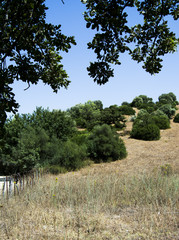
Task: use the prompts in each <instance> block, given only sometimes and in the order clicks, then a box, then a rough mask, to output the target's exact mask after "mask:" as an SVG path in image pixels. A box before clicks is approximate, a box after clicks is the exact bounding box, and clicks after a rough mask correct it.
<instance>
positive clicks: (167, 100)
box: [158, 92, 177, 106]
mask: <svg viewBox="0 0 179 240" xmlns="http://www.w3.org/2000/svg"><path fill="white" fill-rule="evenodd" d="M158 100H159V103H161V104H162V105H163V104H173V105H174V106H176V103H177V98H176V96H175V94H174V93H172V92H170V93H164V94H162V95H160V96H159V97H158Z"/></svg>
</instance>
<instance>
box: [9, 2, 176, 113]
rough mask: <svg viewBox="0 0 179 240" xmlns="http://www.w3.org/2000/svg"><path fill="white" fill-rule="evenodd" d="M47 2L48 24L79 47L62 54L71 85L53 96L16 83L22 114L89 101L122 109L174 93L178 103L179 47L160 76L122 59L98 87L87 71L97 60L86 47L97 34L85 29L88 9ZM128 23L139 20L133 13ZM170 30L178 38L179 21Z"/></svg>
mask: <svg viewBox="0 0 179 240" xmlns="http://www.w3.org/2000/svg"><path fill="white" fill-rule="evenodd" d="M64 2H65V4H62V3H61V0H46V4H47V6H48V7H49V10H48V11H47V21H48V22H51V23H53V24H61V25H62V33H64V34H66V35H68V36H72V35H74V36H75V39H76V42H77V46H72V49H71V50H70V51H69V53H62V57H63V61H62V63H63V65H64V68H65V69H66V71H67V73H68V75H69V79H70V81H71V84H70V85H69V87H68V89H67V90H65V89H61V90H59V92H58V93H57V94H56V93H53V91H52V89H51V88H50V87H49V86H47V85H44V84H43V83H39V84H38V85H35V86H31V87H30V88H29V89H28V90H27V91H24V89H25V88H26V87H27V84H24V83H21V82H16V83H15V84H14V85H13V89H14V93H15V98H16V100H17V102H18V103H19V104H20V108H19V113H32V112H33V111H34V110H35V109H36V107H40V106H42V107H43V108H49V109H50V110H52V109H61V110H66V109H68V108H70V107H72V106H74V105H75V104H79V103H85V102H87V101H88V100H92V101H94V100H101V101H102V102H103V106H104V107H108V106H110V105H113V104H117V105H121V103H122V102H123V101H128V102H131V101H132V100H133V98H134V97H136V96H138V95H140V94H144V95H147V96H148V97H152V98H153V100H154V101H157V99H158V96H159V95H161V94H162V93H169V92H173V93H174V94H175V95H176V96H177V99H178V100H179V47H178V51H177V52H176V53H174V54H168V55H167V56H165V57H164V61H163V69H162V71H161V72H160V73H159V74H156V75H155V76H151V75H150V74H148V73H146V72H145V70H144V69H142V66H141V64H137V63H136V62H134V61H132V60H131V58H130V56H128V55H127V54H124V55H122V56H121V62H122V64H121V65H120V66H117V67H115V72H114V74H115V77H114V78H111V79H110V81H109V82H108V83H106V84H105V85H102V86H98V85H97V84H96V83H94V82H93V79H91V78H90V77H89V76H88V72H87V70H86V68H87V67H88V66H89V62H90V61H94V60H95V55H94V54H93V51H92V50H88V49H87V43H88V42H89V41H90V40H91V39H92V37H93V35H94V32H93V31H92V30H90V29H86V27H85V26H86V23H85V21H84V19H83V12H84V10H85V6H84V5H83V4H82V3H81V2H80V0H64ZM129 19H130V21H131V22H132V23H134V24H135V21H136V23H137V21H138V17H137V16H136V15H135V13H133V12H131V11H130V14H129ZM171 28H172V30H173V31H175V32H176V33H177V37H179V21H175V23H174V24H173V21H171Z"/></svg>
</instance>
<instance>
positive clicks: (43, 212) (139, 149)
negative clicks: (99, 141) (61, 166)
mask: <svg viewBox="0 0 179 240" xmlns="http://www.w3.org/2000/svg"><path fill="white" fill-rule="evenodd" d="M178 107H179V106H178ZM178 112H179V111H178ZM131 126H132V123H130V122H128V123H127V129H126V131H125V132H119V135H121V138H122V139H123V140H124V141H125V144H126V147H127V151H128V156H127V158H126V159H124V160H121V161H116V162H112V163H105V164H104V163H103V164H94V165H91V166H89V167H86V168H84V169H82V170H80V171H78V172H70V173H67V174H62V175H58V176H52V175H46V176H44V177H43V178H42V179H40V180H39V183H38V184H36V186H34V187H33V188H28V189H26V190H25V191H24V192H23V193H22V194H21V195H20V196H15V197H12V198H11V199H9V200H8V201H5V202H1V203H0V212H1V216H0V239H3V240H6V239H11V240H37V239H38V240H47V239H48V240H50V239H51V240H63V239H64V240H67V239H68V240H73V239H74V240H75V239H77V240H79V239H83V240H120V239H121V240H127V239H128V240H139V239H140V240H147V239H148V240H178V239H179V124H177V123H173V122H172V121H171V128H170V129H167V130H163V131H161V139H160V140H159V141H151V142H149V141H141V140H135V139H131V138H129V135H128V131H130V129H131Z"/></svg>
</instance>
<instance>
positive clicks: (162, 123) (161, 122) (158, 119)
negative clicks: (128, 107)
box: [152, 115, 170, 129]
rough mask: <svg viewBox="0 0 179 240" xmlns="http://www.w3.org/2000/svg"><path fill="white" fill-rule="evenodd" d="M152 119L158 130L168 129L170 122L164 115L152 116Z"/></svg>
mask: <svg viewBox="0 0 179 240" xmlns="http://www.w3.org/2000/svg"><path fill="white" fill-rule="evenodd" d="M152 119H153V120H154V122H155V124H156V125H157V126H158V127H159V128H160V129H168V128H170V120H169V118H168V117H167V116H166V115H159V116H152Z"/></svg>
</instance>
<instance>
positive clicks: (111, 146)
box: [88, 124, 127, 162]
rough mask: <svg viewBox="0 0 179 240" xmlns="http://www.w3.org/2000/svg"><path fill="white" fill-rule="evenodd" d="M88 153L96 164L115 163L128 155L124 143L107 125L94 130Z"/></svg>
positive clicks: (89, 141)
mask: <svg viewBox="0 0 179 240" xmlns="http://www.w3.org/2000/svg"><path fill="white" fill-rule="evenodd" d="M88 153H89V157H90V158H92V159H93V160H94V162H108V161H115V160H118V159H122V158H125V157H126V155H127V152H126V148H125V145H124V142H123V141H122V139H119V137H118V135H117V134H116V132H114V131H113V130H112V129H111V127H110V126H108V125H107V124H104V125H102V126H96V127H95V128H94V129H93V131H92V133H91V134H90V136H89V137H88Z"/></svg>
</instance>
